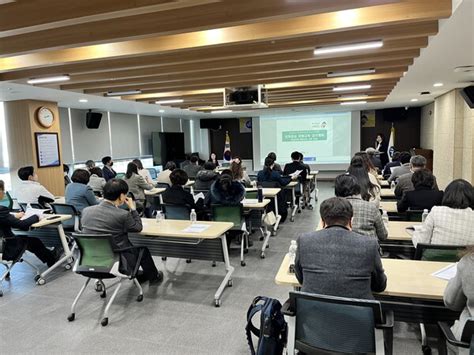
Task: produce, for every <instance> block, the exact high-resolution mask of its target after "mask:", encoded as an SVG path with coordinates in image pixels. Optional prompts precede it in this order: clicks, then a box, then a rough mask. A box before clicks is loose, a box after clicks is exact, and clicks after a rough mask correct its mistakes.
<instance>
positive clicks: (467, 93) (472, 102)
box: [461, 85, 474, 108]
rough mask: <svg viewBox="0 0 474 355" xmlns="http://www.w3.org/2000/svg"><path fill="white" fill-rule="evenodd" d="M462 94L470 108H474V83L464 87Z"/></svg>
mask: <svg viewBox="0 0 474 355" xmlns="http://www.w3.org/2000/svg"><path fill="white" fill-rule="evenodd" d="M461 96H462V97H463V98H464V100H465V101H466V103H467V105H468V106H469V107H470V108H474V85H471V86H468V87H465V88H464V89H462V90H461Z"/></svg>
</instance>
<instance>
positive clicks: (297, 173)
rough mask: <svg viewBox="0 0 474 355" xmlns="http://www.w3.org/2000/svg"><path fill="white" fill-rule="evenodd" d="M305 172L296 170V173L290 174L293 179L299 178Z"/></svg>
mask: <svg viewBox="0 0 474 355" xmlns="http://www.w3.org/2000/svg"><path fill="white" fill-rule="evenodd" d="M302 171H303V170H296V171H295V172H294V173H292V174H290V176H291V177H295V176H298V175H299V174H301V172H302Z"/></svg>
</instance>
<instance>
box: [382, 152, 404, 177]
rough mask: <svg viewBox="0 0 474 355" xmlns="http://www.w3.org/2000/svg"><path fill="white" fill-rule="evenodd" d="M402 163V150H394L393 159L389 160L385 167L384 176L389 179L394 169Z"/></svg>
mask: <svg viewBox="0 0 474 355" xmlns="http://www.w3.org/2000/svg"><path fill="white" fill-rule="evenodd" d="M401 165H402V163H400V152H394V153H393V156H392V161H391V162H388V163H387V165H385V167H384V168H383V171H382V176H383V178H384V179H385V180H387V179H388V178H389V177H390V175H392V169H395V168H396V167H399V166H401Z"/></svg>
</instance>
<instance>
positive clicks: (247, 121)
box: [239, 118, 252, 133]
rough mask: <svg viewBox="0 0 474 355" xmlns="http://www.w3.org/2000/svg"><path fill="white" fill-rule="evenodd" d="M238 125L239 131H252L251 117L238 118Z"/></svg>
mask: <svg viewBox="0 0 474 355" xmlns="http://www.w3.org/2000/svg"><path fill="white" fill-rule="evenodd" d="M239 126H240V133H252V119H251V118H240V119H239Z"/></svg>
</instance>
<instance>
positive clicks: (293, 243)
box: [288, 240, 298, 272]
mask: <svg viewBox="0 0 474 355" xmlns="http://www.w3.org/2000/svg"><path fill="white" fill-rule="evenodd" d="M297 248H298V246H297V245H296V240H292V241H291V244H290V249H289V250H288V256H289V258H290V272H295V258H296V249H297Z"/></svg>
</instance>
